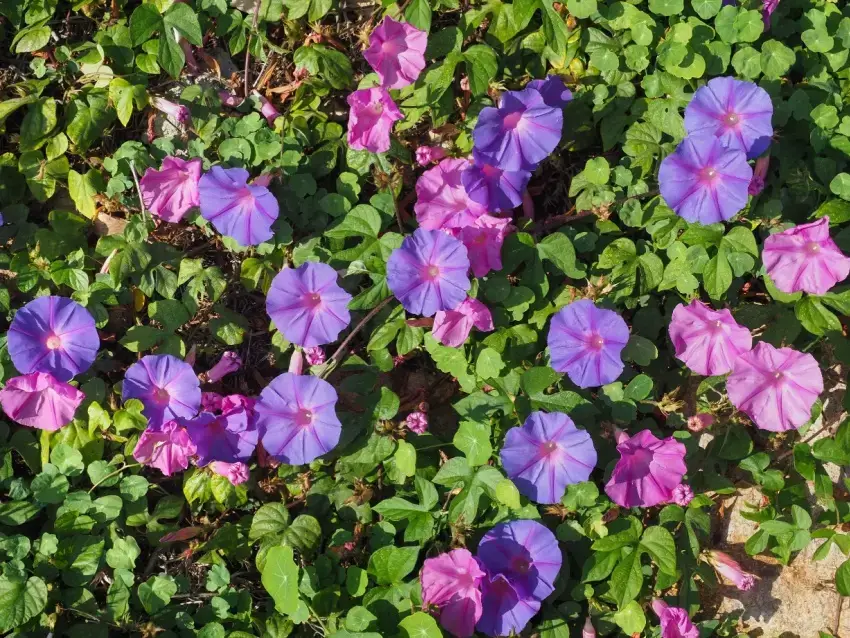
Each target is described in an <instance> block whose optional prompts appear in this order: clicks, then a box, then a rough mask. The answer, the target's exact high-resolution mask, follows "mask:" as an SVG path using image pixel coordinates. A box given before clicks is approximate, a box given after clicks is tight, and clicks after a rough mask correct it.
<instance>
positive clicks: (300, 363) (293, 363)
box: [289, 348, 304, 374]
mask: <svg viewBox="0 0 850 638" xmlns="http://www.w3.org/2000/svg"><path fill="white" fill-rule="evenodd" d="M303 369H304V355H303V354H302V353H301V348H296V350H295V352H293V353H292V357H290V359H289V372H290V373H292V374H301V371H302V370H303Z"/></svg>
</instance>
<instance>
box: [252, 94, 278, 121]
mask: <svg viewBox="0 0 850 638" xmlns="http://www.w3.org/2000/svg"><path fill="white" fill-rule="evenodd" d="M254 95H256V96H257V99H258V100H259V101H260V113H261V114H262V115H263V117H264V118H266V122H268V123H269V126H274V123H275V120H277V118H279V117H281V114H280V112H279V111H278V110H277V109H276V108H275V107H274V104H272V103H271V102H269V101H268V100H267V99H266V98H265V97H264V96H262V95H260V94H259V93H258V92H257V91H254Z"/></svg>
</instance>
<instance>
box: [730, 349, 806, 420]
mask: <svg viewBox="0 0 850 638" xmlns="http://www.w3.org/2000/svg"><path fill="white" fill-rule="evenodd" d="M821 392H823V375H822V374H821V371H820V367H818V362H817V360H815V358H814V357H813V356H812V355H810V354H808V353H803V352H798V351H797V350H794V349H793V348H774V347H773V346H772V345H770V344H769V343H767V342H765V341H761V342H759V343H757V344H756V347H755V348H753V349H752V350H751V351H749V352H745V353H744V354H742V355H741V356H740V357H738V358H737V359H736V360H735V366H734V368H733V369H732V374H731V375H729V378H728V379H727V380H726V393H727V394H728V396H729V400H730V401H731V402H732V405H734V406H735V407H736V408H738V409H739V410H741V412H744V413H745V414H746V415H747V416H749V417H750V418H751V419H752V420H753V422H754V423H755V424H756V425H757V426H758V427H759V428H761V429H762V430H770V431H771V432H784V431H785V430H793V429H795V428H798V427H800V426H801V425H803V424H804V423H805V422H806V421H808V420H809V418H810V417H811V416H812V406H813V405H814V404H815V401H816V400H817V398H818V395H820V393H821Z"/></svg>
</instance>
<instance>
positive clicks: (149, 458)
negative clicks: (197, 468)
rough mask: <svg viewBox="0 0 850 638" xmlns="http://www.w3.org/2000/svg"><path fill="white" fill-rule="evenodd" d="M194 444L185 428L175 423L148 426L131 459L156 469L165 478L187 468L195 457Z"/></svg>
mask: <svg viewBox="0 0 850 638" xmlns="http://www.w3.org/2000/svg"><path fill="white" fill-rule="evenodd" d="M196 451H197V450H196V449H195V444H194V443H193V442H192V440H191V439H190V438H189V433H188V432H186V428H184V427H183V426H182V425H180V424H179V423H177V421H168V422H167V423H163V424H162V426H160V427H153V426H150V425H149V426H148V427H147V429H146V430H145V431H144V432H142V436H140V437H139V442H138V443H136V448H135V449H134V450H133V457H134V458H135V459H136V460H137V461H138V462H139V463H141V464H143V465H149V466H151V467H155V468H157V469H158V470H159V471H160V472H162V473H163V474H165V475H166V476H171V475H172V474H173V473H174V472H177V471H180V470H185V469H186V468H187V467H189V459H190V458H191V457H192V456H194V455H195V452H196Z"/></svg>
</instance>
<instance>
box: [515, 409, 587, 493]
mask: <svg viewBox="0 0 850 638" xmlns="http://www.w3.org/2000/svg"><path fill="white" fill-rule="evenodd" d="M499 457H500V458H501V459H502V466H503V467H504V468H505V472H506V473H507V475H508V476H509V477H510V478H511V480H513V482H514V483H516V486H517V488H518V489H519V491H520V492H521V493H522V494H525V495H526V496H527V497H528V498H530V499H531V500H532V501H534V502H535V503H548V504H551V503H558V502H560V500H561V497H562V496H563V495H564V490H566V489H567V485H573V484H574V483H581V482H582V481H586V480H587V479H588V478H590V473H591V472H592V471H593V468H594V467H595V466H596V448H594V447H593V440H592V439H591V438H590V435H589V434H588V433H587V432H585V431H584V430H579V429H578V428H576V426H575V423H573V420H572V419H571V418H570V417H568V416H567V415H566V414H562V413H561V412H553V413H551V414H547V413H546V412H532V413H531V414H530V415H529V417H528V418H527V419H526V420H525V423H523V425H522V427H516V428H511V429H510V430H508V432H507V434H506V435H505V444H504V446H503V447H502V451H501V452H499Z"/></svg>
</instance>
